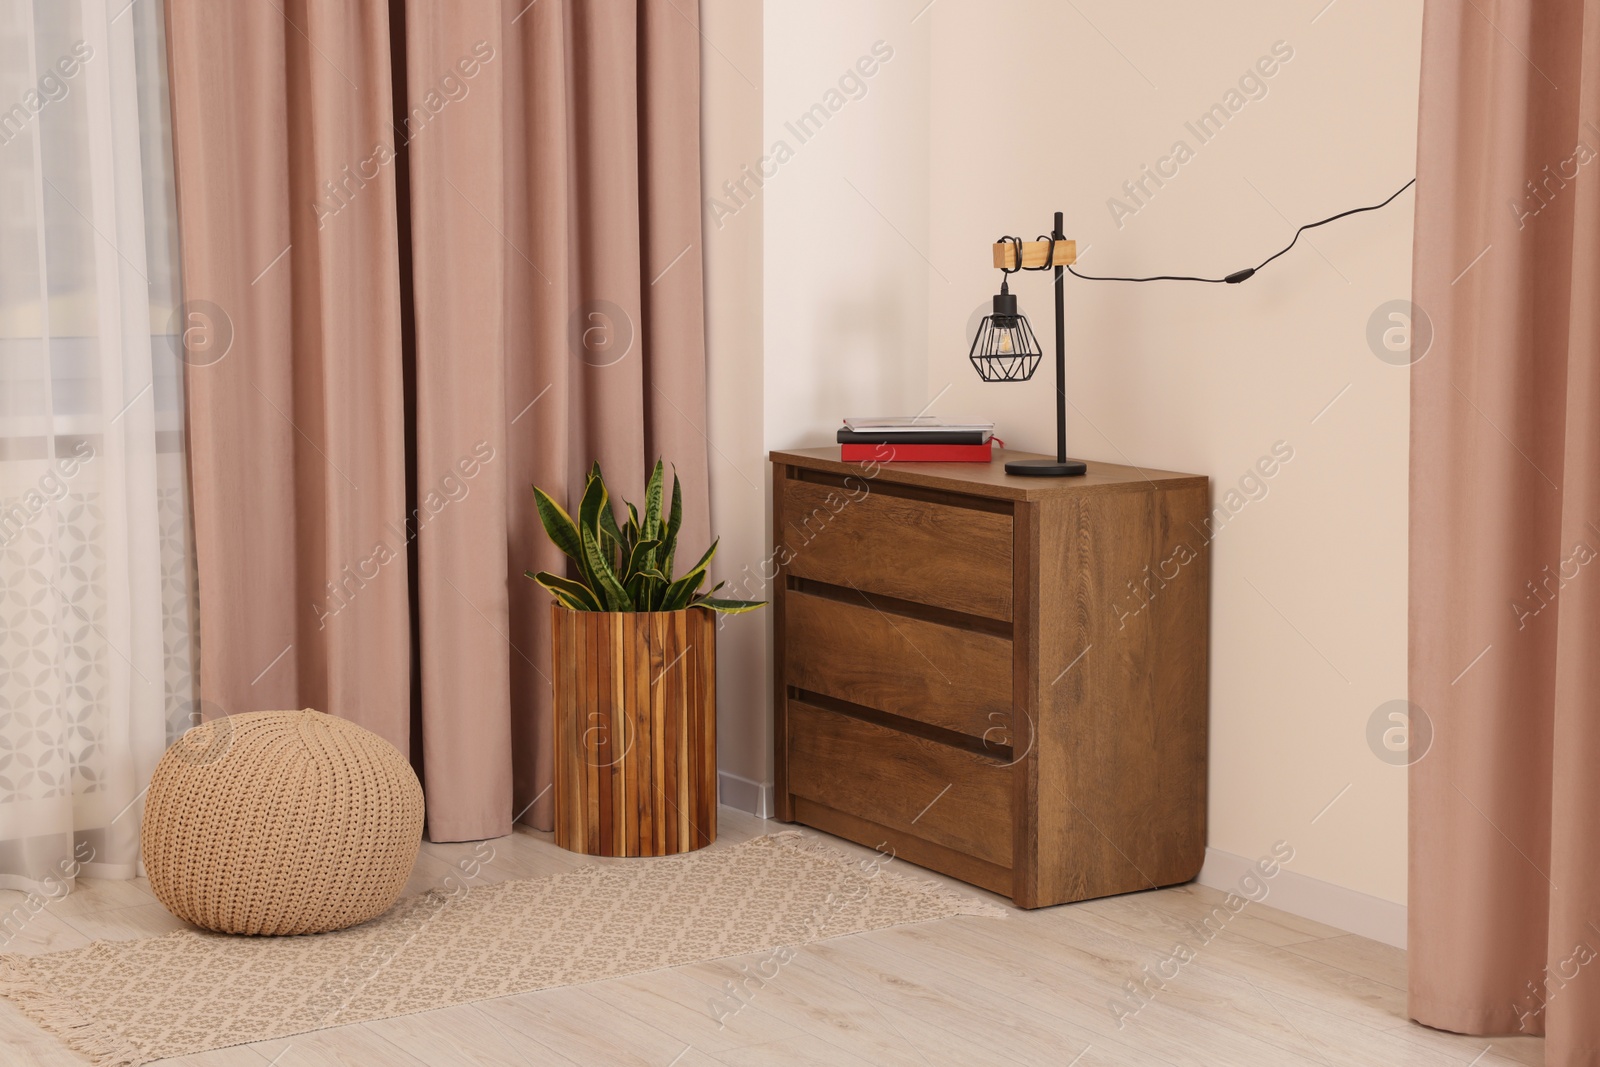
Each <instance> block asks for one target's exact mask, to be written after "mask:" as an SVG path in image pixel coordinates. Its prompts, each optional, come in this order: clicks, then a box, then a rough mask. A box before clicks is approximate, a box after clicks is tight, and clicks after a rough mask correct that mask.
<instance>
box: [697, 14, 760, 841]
mask: <svg viewBox="0 0 1600 1067" xmlns="http://www.w3.org/2000/svg"><path fill="white" fill-rule="evenodd" d="M700 28H701V32H702V33H703V34H704V39H705V42H706V44H705V47H703V48H702V49H701V50H700V52H701V56H700V68H701V74H700V83H701V87H702V90H703V95H702V100H703V104H702V118H703V121H702V124H701V145H700V159H701V167H702V170H703V173H704V184H705V185H707V186H709V187H713V188H714V187H716V186H719V185H720V184H721V183H722V182H723V181H727V180H733V179H736V178H737V177H738V176H739V175H740V168H741V167H743V166H744V165H745V164H747V163H752V162H754V161H755V160H757V159H759V158H760V155H761V80H762V67H761V48H762V42H761V5H760V4H756V3H751V2H750V0H701V3H700ZM761 209H762V205H761V203H760V202H759V200H758V199H757V200H753V201H752V202H751V203H749V204H748V206H747V207H745V208H744V209H742V210H740V211H739V212H738V213H737V214H734V215H732V216H722V215H720V214H714V213H712V212H709V211H708V212H707V213H706V215H705V222H704V226H703V232H702V236H703V239H704V262H705V272H706V359H707V362H708V364H709V368H708V369H709V374H708V377H709V388H710V397H709V405H708V425H707V427H706V437H707V439H708V441H709V444H710V455H711V524H712V529H713V530H714V531H716V533H717V535H718V536H719V537H720V538H721V543H720V545H719V546H718V548H717V558H716V559H715V560H713V561H712V576H713V578H714V579H715V580H717V581H724V580H726V581H727V582H728V583H729V585H730V587H731V586H738V585H740V584H742V578H743V575H744V572H745V568H747V567H752V566H758V565H759V562H760V561H761V560H762V559H763V558H764V556H765V555H766V550H765V547H764V546H765V545H766V544H767V521H766V511H767V509H766V481H767V476H766V462H765V460H764V458H763V452H762V438H761V404H762V381H763V369H762V361H761V344H762V338H761V289H762V263H761V256H762V241H761V225H762V210H761ZM728 593H729V595H731V596H739V595H740V594H739V593H738V592H736V591H734V590H732V589H730V590H728ZM751 595H754V596H756V597H758V598H759V597H760V596H761V593H760V591H759V590H752V591H751ZM723 621H724V626H723V628H722V630H721V631H720V633H719V634H718V635H717V689H718V698H719V699H718V702H717V749H718V765H719V768H720V770H721V771H722V772H723V793H724V796H723V799H724V801H725V802H727V803H730V804H733V805H735V806H737V807H741V808H745V809H746V810H750V811H760V810H761V797H760V794H759V792H758V787H759V785H760V783H763V782H767V781H770V779H771V766H772V757H771V752H770V750H771V747H772V746H771V729H770V724H771V706H772V701H771V689H770V687H769V684H768V680H769V679H770V677H771V668H770V663H771V657H770V656H769V655H768V647H769V645H768V638H767V633H768V621H767V619H766V618H765V617H764V616H763V615H761V614H757V615H740V616H732V617H729V616H724V617H723Z"/></svg>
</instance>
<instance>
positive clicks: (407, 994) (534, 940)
mask: <svg viewBox="0 0 1600 1067" xmlns="http://www.w3.org/2000/svg"><path fill="white" fill-rule="evenodd" d="M885 868H888V869H885ZM896 868H899V870H896ZM900 870H908V868H907V867H906V865H904V864H901V863H894V862H892V861H886V860H885V858H884V857H878V858H876V859H867V860H857V859H855V858H853V857H849V856H846V855H844V854H843V853H841V852H839V851H837V850H835V849H832V848H830V847H828V846H826V845H824V844H822V843H821V842H820V841H819V840H818V839H816V838H812V837H808V836H804V835H801V834H799V833H796V832H793V831H789V832H786V833H782V834H778V835H775V836H772V837H759V838H756V839H754V840H752V841H747V842H745V843H743V844H740V845H734V846H732V847H729V848H718V849H711V850H708V851H704V852H693V853H689V854H688V855H684V856H674V857H669V858H666V859H652V860H638V861H629V862H627V863H620V864H607V865H603V866H601V865H597V866H593V867H585V868H583V869H581V870H577V871H572V872H570V873H567V874H559V875H555V876H553V877H549V878H536V879H527V880H523V881H512V882H500V883H498V884H494V885H486V886H481V887H477V888H473V889H468V890H464V891H457V892H455V893H449V892H446V891H443V890H434V891H433V892H431V893H427V894H424V895H423V896H420V897H411V898H408V899H406V900H402V901H401V902H400V903H399V904H397V905H395V907H394V908H393V909H391V910H390V911H388V912H387V913H385V914H384V915H382V916H380V917H378V918H377V919H374V920H373V921H371V922H369V923H366V924H365V925H362V926H358V927H353V928H351V929H349V930H341V931H339V932H337V933H331V934H310V935H304V936H300V937H281V938H270V937H265V938H252V937H232V936H228V935H223V934H208V933H200V932H190V931H179V932H177V933H172V934H167V935H166V936H164V937H155V938H147V939H144V940H139V941H97V942H95V943H94V944H92V945H88V946H86V947H84V948H80V949H73V950H72V951H69V952H56V953H51V954H49V955H44V956H16V955H8V956H0V996H4V997H6V998H8V999H9V1000H11V1001H12V1002H13V1003H14V1004H16V1005H17V1006H18V1007H19V1008H20V1009H21V1010H22V1011H23V1013H24V1014H26V1015H27V1016H28V1017H29V1018H31V1019H33V1020H34V1021H35V1022H36V1023H38V1024H39V1025H40V1026H42V1027H43V1028H44V1029H45V1030H47V1031H49V1032H50V1033H52V1034H54V1035H55V1036H56V1037H57V1038H59V1039H60V1040H61V1041H62V1042H64V1043H65V1044H67V1045H68V1046H69V1047H71V1048H73V1049H75V1050H76V1051H77V1052H79V1053H80V1054H82V1055H84V1056H86V1057H87V1058H88V1059H89V1060H91V1061H92V1062H93V1063H95V1064H97V1065H100V1067H135V1065H137V1064H141V1063H144V1062H146V1061H148V1060H156V1059H165V1058H167V1057H169V1056H187V1055H192V1054H194V1053H197V1052H204V1051H206V1050H208V1049H215V1048H225V1047H227V1046H229V1045H240V1044H245V1043H247V1042H252V1041H265V1040H270V1039H273V1038H282V1037H288V1036H291V1035H294V1034H301V1033H305V1032H307V1031H310V1030H321V1029H324V1028H326V1027H330V1026H342V1025H345V1024H347V1023H359V1022H367V1021H370V1020H373V1019H386V1018H390V1017H393V1016H396V1015H409V1014H412V1013H415V1012H421V1011H429V1010H431V1009H434V1008H443V1007H448V1006H450V1005H452V1004H463V1003H466V1002H468V1001H474V1000H487V999H489V998H491V997H504V996H510V995H512V994H515V993H526V992H529V991H531V990H535V989H546V988H549V987H551V986H563V985H576V984H578V983H582V982H594V981H599V980H602V979H606V978H617V977H621V976H622V975H627V974H636V973H638V972H640V971H649V970H655V969H657V968H661V967H673V966H678V965H681V964H687V963H697V962H700V961H703V960H710V959H717V958H719V957H723V956H737V955H741V954H744V953H748V952H759V951H762V950H764V949H771V948H778V947H780V946H785V945H799V944H805V943H808V942H812V941H819V940H822V939H824V938H830V937H839V936H842V935H844V934H853V933H859V932H861V931H863V930H876V929H881V928H883V927H886V926H895V925H898V924H901V923H915V922H926V921H928V920H931V919H943V918H948V917H950V916H953V915H991V916H1001V917H1003V916H1004V914H1005V912H1004V911H1003V910H1002V909H1001V908H999V907H997V906H995V905H994V904H991V903H988V902H986V901H983V900H981V899H979V898H977V897H975V896H972V895H969V894H966V893H963V892H960V891H957V890H951V889H949V888H946V887H944V886H943V885H941V884H939V883H935V882H929V881H924V880H921V879H917V878H914V877H912V876H910V875H908V874H902V873H900Z"/></svg>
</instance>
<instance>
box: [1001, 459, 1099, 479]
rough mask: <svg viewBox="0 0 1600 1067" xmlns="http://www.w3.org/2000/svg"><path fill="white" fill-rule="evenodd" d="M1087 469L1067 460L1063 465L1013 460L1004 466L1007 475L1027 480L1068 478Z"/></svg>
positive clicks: (1052, 461)
mask: <svg viewBox="0 0 1600 1067" xmlns="http://www.w3.org/2000/svg"><path fill="white" fill-rule="evenodd" d="M1088 469H1089V467H1088V465H1087V464H1085V463H1084V462H1083V461H1082V460H1078V459H1069V460H1067V461H1066V462H1065V463H1057V462H1056V461H1055V460H1053V459H1014V460H1012V461H1011V462H1009V463H1007V464H1006V473H1007V474H1019V475H1023V476H1025V477H1029V478H1070V477H1072V476H1073V475H1076V474H1083V473H1085V472H1086V471H1088Z"/></svg>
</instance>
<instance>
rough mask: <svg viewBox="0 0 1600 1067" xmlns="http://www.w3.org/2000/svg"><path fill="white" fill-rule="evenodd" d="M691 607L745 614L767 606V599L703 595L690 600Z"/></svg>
mask: <svg viewBox="0 0 1600 1067" xmlns="http://www.w3.org/2000/svg"><path fill="white" fill-rule="evenodd" d="M689 606H690V607H691V608H710V609H711V610H712V611H715V612H719V613H721V614H723V615H743V614H744V613H745V612H747V611H754V610H756V609H757V608H764V607H766V606H767V602H766V601H765V600H719V599H717V598H715V597H709V596H703V597H698V598H696V599H695V600H692V601H690V602H689Z"/></svg>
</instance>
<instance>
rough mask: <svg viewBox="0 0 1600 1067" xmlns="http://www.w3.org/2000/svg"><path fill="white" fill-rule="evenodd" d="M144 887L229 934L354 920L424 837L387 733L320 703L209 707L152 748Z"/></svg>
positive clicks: (408, 777) (400, 883) (396, 883)
mask: <svg viewBox="0 0 1600 1067" xmlns="http://www.w3.org/2000/svg"><path fill="white" fill-rule="evenodd" d="M140 842H141V845H142V847H143V849H144V865H145V870H146V872H147V873H148V874H149V876H150V891H151V892H153V893H154V894H155V895H156V899H157V900H159V901H161V903H162V904H164V905H166V908H167V910H168V911H170V912H172V914H174V915H176V916H177V917H178V918H180V919H183V920H186V921H188V922H191V923H194V924H195V925H196V926H202V927H205V928H206V929H208V930H217V931H220V932H222V933H229V934H309V933H318V932H321V931H325V930H338V929H341V928H343V927H346V926H354V925H355V924H356V923H360V922H365V921H367V920H368V919H371V918H373V917H375V916H377V915H380V914H382V913H383V912H384V911H386V910H388V908H389V905H391V904H393V903H394V902H395V899H396V898H397V897H399V895H400V891H401V889H403V888H404V887H405V884H406V880H407V878H409V877H410V875H411V867H412V864H414V863H415V862H416V859H417V850H418V849H419V848H420V847H421V844H422V787H421V786H420V785H419V784H418V783H417V776H416V775H415V774H414V773H412V770H411V766H410V764H408V763H407V762H406V759H405V757H404V756H402V755H401V754H400V753H399V752H398V751H397V750H396V749H395V747H394V746H393V745H391V744H389V742H387V741H385V740H384V739H383V738H381V737H379V736H378V735H377V734H375V733H373V732H371V731H370V730H365V729H363V728H362V727H360V726H357V725H356V724H355V723H352V722H347V721H345V720H344V719H338V718H335V717H333V716H332V715H324V714H322V713H321V712H317V711H313V710H311V709H309V708H308V709H306V710H305V711H257V712H249V713H246V714H242V715H232V716H228V717H226V718H220V719H213V720H212V721H211V722H208V723H204V724H203V725H200V726H197V727H195V728H194V729H192V730H190V731H189V732H188V733H186V734H184V736H183V737H182V738H180V739H179V740H178V742H177V743H176V744H174V745H173V746H172V747H171V748H170V749H168V750H167V753H166V755H164V756H162V757H161V762H160V763H159V764H158V765H157V766H156V771H155V776H154V777H153V778H151V780H150V791H149V793H148V795H147V796H146V798H145V809H144V826H143V829H142V831H141V834H140Z"/></svg>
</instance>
